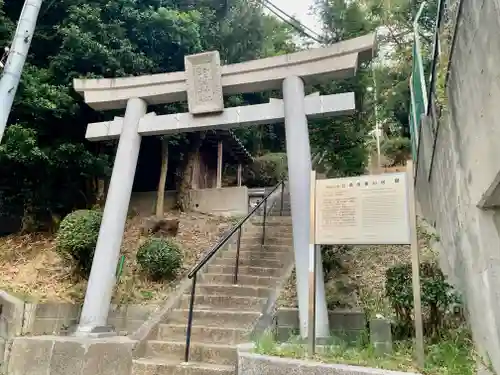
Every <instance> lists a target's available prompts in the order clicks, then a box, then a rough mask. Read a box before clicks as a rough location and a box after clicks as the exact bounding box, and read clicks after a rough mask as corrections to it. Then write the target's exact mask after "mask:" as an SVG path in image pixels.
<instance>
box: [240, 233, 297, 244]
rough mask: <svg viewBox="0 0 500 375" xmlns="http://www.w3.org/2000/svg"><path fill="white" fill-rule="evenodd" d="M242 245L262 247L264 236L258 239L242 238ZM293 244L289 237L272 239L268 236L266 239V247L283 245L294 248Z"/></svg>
mask: <svg viewBox="0 0 500 375" xmlns="http://www.w3.org/2000/svg"><path fill="white" fill-rule="evenodd" d="M241 244H242V245H243V246H246V245H262V236H258V237H247V238H242V239H241ZM292 244H293V238H292V237H288V238H285V237H283V238H281V237H270V236H268V235H266V238H265V240H264V246H265V245H282V246H292Z"/></svg>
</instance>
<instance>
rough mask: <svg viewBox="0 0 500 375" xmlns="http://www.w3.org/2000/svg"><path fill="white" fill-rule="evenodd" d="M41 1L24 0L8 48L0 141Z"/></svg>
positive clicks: (1, 83) (0, 91)
mask: <svg viewBox="0 0 500 375" xmlns="http://www.w3.org/2000/svg"><path fill="white" fill-rule="evenodd" d="M42 2H43V0H25V2H24V6H23V10H22V11H21V16H20V17H19V22H18V23H17V29H16V33H15V34H14V39H13V41H12V46H11V48H10V50H9V57H8V58H7V62H6V64H5V68H4V70H3V74H2V78H1V79H0V143H1V142H2V138H3V133H4V132H5V127H6V126H7V119H8V118H9V114H10V110H11V108H12V103H13V102H14V97H15V95H16V91H17V87H18V86H19V80H20V79H21V74H22V71H23V67H24V63H25V61H26V57H27V56H28V51H29V48H30V45H31V40H32V39H33V34H34V33H35V27H36V21H37V19H38V14H39V13H40V8H41V6H42Z"/></svg>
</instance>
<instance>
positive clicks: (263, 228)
mask: <svg viewBox="0 0 500 375" xmlns="http://www.w3.org/2000/svg"><path fill="white" fill-rule="evenodd" d="M266 216H267V197H266V201H265V202H264V221H263V223H262V246H264V243H265V242H266Z"/></svg>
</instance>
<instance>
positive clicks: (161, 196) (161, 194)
mask: <svg viewBox="0 0 500 375" xmlns="http://www.w3.org/2000/svg"><path fill="white" fill-rule="evenodd" d="M167 172H168V139H162V141H161V172H160V182H159V183H158V195H157V198H156V217H157V218H158V219H160V218H162V217H163V206H164V203H165V183H166V182H167Z"/></svg>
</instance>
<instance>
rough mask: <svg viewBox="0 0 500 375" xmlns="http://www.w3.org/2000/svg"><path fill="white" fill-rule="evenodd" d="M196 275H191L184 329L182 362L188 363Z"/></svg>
mask: <svg viewBox="0 0 500 375" xmlns="http://www.w3.org/2000/svg"><path fill="white" fill-rule="evenodd" d="M196 275H197V273H195V274H194V275H193V285H192V287H191V300H190V301H189V312H188V323H187V327H186V348H185V352H184V362H189V349H190V346H191V327H192V326H193V308H194V297H195V292H196Z"/></svg>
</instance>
